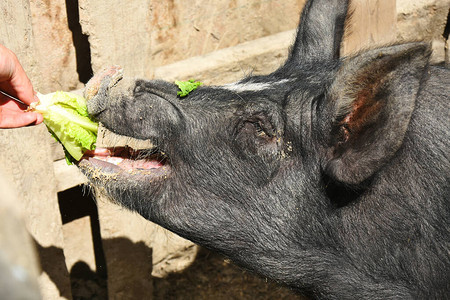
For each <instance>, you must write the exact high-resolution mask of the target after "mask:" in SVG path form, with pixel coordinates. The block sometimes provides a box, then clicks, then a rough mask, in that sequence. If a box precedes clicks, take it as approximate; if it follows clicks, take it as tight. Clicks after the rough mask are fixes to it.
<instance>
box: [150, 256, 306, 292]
mask: <svg viewBox="0 0 450 300" xmlns="http://www.w3.org/2000/svg"><path fill="white" fill-rule="evenodd" d="M153 282H154V287H153V290H154V298H153V299H154V300H163V299H164V300H165V299H180V300H181V299H199V300H206V299H219V300H220V299H227V300H229V299H236V300H256V299H258V300H265V299H267V300H269V299H271V300H273V299H282V300H300V299H302V300H306V298H304V297H301V296H299V295H296V294H295V293H294V292H292V291H291V290H289V289H288V288H285V287H282V286H280V285H278V284H276V283H274V282H271V281H268V280H265V279H263V278H260V277H258V276H255V275H254V274H252V273H250V272H248V271H246V270H243V269H241V268H239V267H237V266H236V265H234V264H233V263H231V262H230V261H229V260H227V259H225V258H224V257H223V256H221V255H219V254H217V253H214V252H210V251H208V250H206V249H201V251H200V252H199V254H198V256H197V259H196V260H195V262H194V263H193V264H192V265H191V266H190V267H189V268H187V269H186V270H184V271H183V272H182V273H180V274H172V275H169V277H167V278H164V279H154V281H153Z"/></svg>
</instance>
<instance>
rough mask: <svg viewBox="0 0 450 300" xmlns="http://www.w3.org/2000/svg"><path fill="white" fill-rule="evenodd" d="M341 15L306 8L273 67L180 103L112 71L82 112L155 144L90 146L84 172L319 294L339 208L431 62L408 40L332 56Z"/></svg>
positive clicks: (381, 154)
mask: <svg viewBox="0 0 450 300" xmlns="http://www.w3.org/2000/svg"><path fill="white" fill-rule="evenodd" d="M346 12H347V4H346V1H308V2H307V4H306V7H305V9H304V12H303V14H302V18H301V24H300V26H299V29H298V33H297V37H296V40H295V44H294V45H293V47H292V49H291V52H290V55H289V58H288V59H287V62H286V63H285V64H284V65H283V66H282V67H281V68H280V69H278V70H277V71H275V72H274V73H272V74H270V75H267V76H252V77H248V78H245V79H243V80H242V81H239V82H237V83H234V84H229V85H225V86H210V87H207V86H201V87H199V88H198V89H197V90H195V91H193V92H191V93H190V94H189V95H188V96H187V97H184V98H180V97H178V96H177V90H178V88H177V86H176V85H175V84H172V83H167V82H164V81H159V80H154V81H147V80H135V81H132V82H131V81H127V80H125V79H124V80H122V81H120V82H117V81H118V79H119V77H120V70H119V69H117V68H114V67H113V68H110V69H107V70H105V71H104V72H102V73H100V74H98V75H97V76H95V77H94V78H93V79H92V80H91V82H90V83H89V84H88V86H87V89H86V94H87V98H89V101H88V109H89V112H90V114H91V115H92V116H93V117H95V118H97V119H98V120H99V121H100V122H102V123H103V124H104V126H105V127H106V128H108V129H109V130H111V131H113V132H115V133H117V134H120V135H124V136H128V137H132V138H135V139H140V140H149V141H151V143H152V144H153V145H154V146H153V147H150V148H148V149H130V148H116V149H113V148H111V149H109V150H108V151H105V150H101V149H99V150H98V151H97V154H96V156H94V157H86V158H85V159H84V160H82V161H81V162H80V163H79V166H80V168H81V169H82V170H83V172H84V173H85V174H86V175H87V176H88V177H89V179H90V180H91V182H92V183H93V184H94V185H97V186H100V187H102V189H104V190H105V191H106V193H107V194H109V195H110V197H111V198H112V199H113V200H114V201H116V202H118V203H120V204H121V205H123V206H125V207H127V208H128V209H131V210H134V211H136V212H138V213H139V214H141V215H142V216H144V217H145V218H147V219H148V220H151V221H154V222H156V223H158V224H160V225H162V226H163V227H166V228H168V229H169V230H172V231H174V232H175V233H178V234H180V235H181V236H184V237H186V238H188V239H190V240H192V241H194V242H197V243H199V244H201V245H204V246H206V247H209V248H212V249H214V250H217V251H219V252H221V253H224V254H226V255H228V256H230V257H232V258H233V259H234V260H236V261H237V262H239V263H240V264H242V265H244V266H246V267H248V268H251V269H254V270H257V271H258V272H260V273H262V274H264V275H266V276H270V277H274V278H276V279H278V280H282V281H284V282H285V283H288V284H291V285H293V286H297V287H301V288H303V289H306V290H313V289H315V284H316V281H318V280H319V279H320V278H322V277H321V276H325V275H324V274H325V273H326V272H328V271H325V270H327V269H331V268H332V266H336V268H337V266H339V265H342V264H341V260H343V259H344V258H342V257H341V256H340V255H341V254H342V253H343V252H344V249H342V248H341V247H342V244H341V242H340V238H339V237H338V236H337V233H336V227H338V226H339V225H338V224H339V222H340V221H339V217H338V214H337V211H338V209H339V207H342V206H345V205H347V204H348V202H351V201H352V200H353V199H355V197H357V196H358V193H359V192H360V191H361V193H363V191H364V189H365V187H367V186H368V185H370V183H371V181H372V180H373V178H374V176H376V174H377V173H378V172H379V171H380V169H382V168H383V166H384V165H385V164H386V163H387V162H388V161H389V160H390V159H391V158H392V157H393V156H394V154H395V153H396V151H397V150H398V149H399V147H400V146H401V144H402V141H403V138H404V136H405V132H406V128H407V126H408V123H409V120H410V117H411V113H412V111H413V108H414V99H415V95H416V93H417V91H418V89H419V83H420V80H421V78H422V74H423V71H424V69H425V67H426V65H427V62H428V55H429V47H428V45H426V44H421V43H412V44H406V45H398V46H390V47H385V48H381V49H376V50H370V51H368V52H365V53H361V54H358V55H356V56H354V57H351V58H345V59H341V58H340V57H339V52H340V43H341V39H342V35H343V30H344V22H345V17H346ZM193 67H195V66H193ZM111 146H113V145H111ZM102 151H104V153H103V154H102V153H101V152H102ZM336 189H338V190H339V191H340V192H342V193H343V194H340V195H348V198H345V197H341V196H339V197H336V196H335V195H333V190H336ZM317 266H320V267H317ZM342 272H345V271H342ZM342 276H344V277H345V275H342ZM361 278H362V277H361ZM333 280H334V279H333ZM333 280H331V279H330V282H332V281H333ZM336 280H337V279H336ZM363 281H364V280H363V279H361V282H363ZM330 284H331V283H330ZM315 292H317V291H315ZM322 292H324V291H320V292H317V293H322ZM324 293H325V292H324Z"/></svg>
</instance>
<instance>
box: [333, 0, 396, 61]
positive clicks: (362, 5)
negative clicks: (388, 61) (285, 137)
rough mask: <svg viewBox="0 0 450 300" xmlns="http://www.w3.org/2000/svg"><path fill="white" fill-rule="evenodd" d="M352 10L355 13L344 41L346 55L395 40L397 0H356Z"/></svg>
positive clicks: (353, 2)
mask: <svg viewBox="0 0 450 300" xmlns="http://www.w3.org/2000/svg"><path fill="white" fill-rule="evenodd" d="M350 10H351V11H352V12H353V13H352V17H351V19H350V20H351V22H349V23H348V25H349V27H348V28H347V29H348V30H347V32H346V36H345V39H344V43H343V48H342V53H343V54H344V55H348V54H351V53H353V52H356V51H358V50H361V49H365V48H370V47H374V46H376V45H382V44H388V43H390V42H393V41H394V40H395V38H396V24H397V13H396V1H395V0H354V1H352V6H350Z"/></svg>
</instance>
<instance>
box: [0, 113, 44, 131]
mask: <svg viewBox="0 0 450 300" xmlns="http://www.w3.org/2000/svg"><path fill="white" fill-rule="evenodd" d="M38 122H39V123H40V122H42V116H41V119H39V114H37V113H32V112H27V113H24V112H19V113H18V112H13V113H9V112H5V111H0V128H17V127H23V126H27V125H31V124H33V125H34V124H38Z"/></svg>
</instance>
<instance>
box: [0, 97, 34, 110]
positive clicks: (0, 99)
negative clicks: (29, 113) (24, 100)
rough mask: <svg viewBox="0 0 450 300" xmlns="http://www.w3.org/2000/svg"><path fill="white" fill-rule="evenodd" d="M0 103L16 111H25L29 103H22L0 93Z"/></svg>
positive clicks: (5, 107)
mask: <svg viewBox="0 0 450 300" xmlns="http://www.w3.org/2000/svg"><path fill="white" fill-rule="evenodd" d="M0 105H1V106H2V107H3V108H4V109H9V110H15V111H24V110H26V109H27V107H28V106H27V105H24V104H21V103H19V102H17V101H14V100H11V99H10V98H9V97H6V96H3V95H0Z"/></svg>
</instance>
